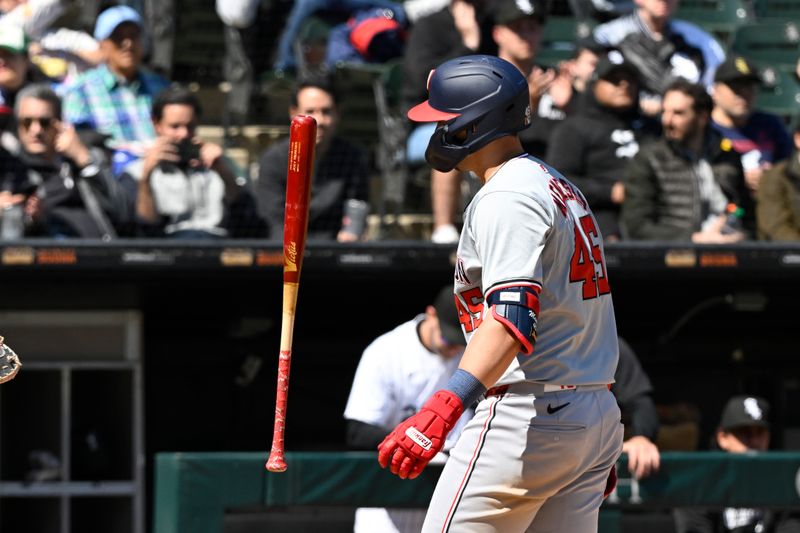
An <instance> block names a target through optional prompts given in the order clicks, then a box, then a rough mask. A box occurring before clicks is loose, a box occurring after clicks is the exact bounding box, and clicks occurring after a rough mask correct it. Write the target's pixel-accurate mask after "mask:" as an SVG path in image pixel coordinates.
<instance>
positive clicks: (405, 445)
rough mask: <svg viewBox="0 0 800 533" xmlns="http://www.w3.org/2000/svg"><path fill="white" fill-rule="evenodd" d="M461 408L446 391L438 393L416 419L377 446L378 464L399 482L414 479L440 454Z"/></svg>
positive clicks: (455, 397) (461, 404)
mask: <svg viewBox="0 0 800 533" xmlns="http://www.w3.org/2000/svg"><path fill="white" fill-rule="evenodd" d="M463 412H464V405H463V403H462V402H461V399H460V398H459V397H458V396H456V395H455V394H453V393H452V392H451V391H449V390H440V391H438V392H436V393H435V394H434V395H433V396H431V398H430V399H429V400H428V401H427V402H425V405H423V406H422V409H420V410H419V412H418V413H417V414H415V415H412V416H410V417H409V418H407V419H406V420H405V421H404V422H401V423H400V424H399V425H398V426H397V427H396V428H395V429H394V431H392V432H391V433H389V434H388V435H387V436H386V438H385V439H383V442H381V443H380V444H379V445H378V462H379V463H380V465H381V467H382V468H386V466H387V465H389V470H391V472H392V474H396V475H397V476H399V477H400V479H406V478H409V479H414V478H415V477H417V476H418V475H420V473H421V472H422V470H423V469H424V468H425V467H426V466H427V465H428V462H429V461H430V460H431V459H433V457H434V456H435V455H436V454H437V453H439V450H441V449H442V446H444V440H445V438H446V437H447V434H448V433H450V430H452V429H453V426H454V425H455V424H456V421H458V419H459V417H460V416H461V413H463Z"/></svg>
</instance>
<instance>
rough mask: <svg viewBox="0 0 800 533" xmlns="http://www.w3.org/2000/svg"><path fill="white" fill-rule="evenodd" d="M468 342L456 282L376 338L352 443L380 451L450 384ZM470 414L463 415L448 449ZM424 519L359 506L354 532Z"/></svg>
mask: <svg viewBox="0 0 800 533" xmlns="http://www.w3.org/2000/svg"><path fill="white" fill-rule="evenodd" d="M465 345H466V341H465V340H464V334H463V332H462V331H461V323H460V322H459V318H458V313H457V312H456V307H455V301H454V299H453V286H452V285H447V286H446V287H443V288H442V289H441V290H440V291H439V293H438V295H437V296H436V299H435V300H434V303H433V304H432V305H428V306H427V307H426V308H425V312H424V313H423V314H420V315H418V316H417V317H416V318H414V319H413V320H409V321H408V322H405V323H403V324H401V325H399V326H397V327H396V328H395V329H393V330H392V331H390V332H388V333H385V334H383V335H381V336H380V337H378V338H377V339H375V340H374V341H373V342H372V344H370V345H369V346H368V347H367V349H366V350H364V354H363V355H362V356H361V361H360V362H359V364H358V369H357V370H356V375H355V378H354V380H353V387H352V389H351V391H350V398H349V399H348V401H347V407H346V408H345V412H344V417H345V419H346V420H347V437H346V438H347V445H348V447H349V448H351V449H354V450H370V451H372V450H374V449H375V448H376V447H377V446H378V443H380V442H381V441H382V440H383V438H384V437H385V436H386V433H388V432H389V430H390V429H391V428H392V427H394V426H395V425H397V423H398V422H400V421H401V420H403V419H405V418H406V417H408V416H410V415H412V414H414V413H416V412H417V411H418V410H419V409H420V407H422V404H423V403H424V402H425V400H426V399H427V398H428V396H430V394H431V393H433V392H434V391H436V390H438V389H440V388H441V387H442V386H444V384H445V383H447V380H448V379H450V376H451V375H452V374H453V372H454V371H455V369H456V368H457V367H458V362H459V360H460V359H461V357H460V356H461V353H462V352H463V351H464V347H465ZM469 418H470V416H463V417H462V418H461V421H460V422H459V425H458V426H457V427H456V428H455V430H454V431H453V432H452V433H451V434H450V437H449V438H448V441H447V444H446V445H445V448H444V449H445V450H448V449H449V448H450V447H451V446H452V445H453V444H454V443H455V441H456V440H457V439H458V435H459V433H460V431H461V430H460V428H461V427H462V426H463V425H464V424H465V423H466V422H467V421H468V420H469ZM444 457H445V456H442V459H444ZM424 518H425V512H424V511H423V510H422V509H375V508H362V509H358V510H357V511H356V522H355V528H354V531H355V533H362V532H363V533H388V532H392V533H394V532H397V531H399V532H412V531H413V532H418V531H419V530H420V528H421V527H422V521H423V520H424Z"/></svg>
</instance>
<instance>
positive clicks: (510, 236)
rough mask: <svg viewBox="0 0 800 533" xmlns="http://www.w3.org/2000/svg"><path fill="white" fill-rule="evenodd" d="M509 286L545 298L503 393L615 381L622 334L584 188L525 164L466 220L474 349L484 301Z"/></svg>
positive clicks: (508, 172)
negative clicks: (533, 335)
mask: <svg viewBox="0 0 800 533" xmlns="http://www.w3.org/2000/svg"><path fill="white" fill-rule="evenodd" d="M500 214H502V216H498V215H500ZM509 285H527V286H530V287H533V288H534V290H535V291H536V292H538V293H539V312H538V313H537V323H538V331H539V335H538V338H537V340H536V344H535V346H534V352H533V355H530V356H529V355H523V354H520V355H518V356H517V359H516V361H515V362H514V363H512V365H511V366H510V367H509V368H508V370H507V371H506V373H505V374H504V375H503V376H502V378H501V379H500V380H499V381H498V384H506V383H514V382H517V381H523V380H527V381H536V382H540V383H558V384H563V385H590V384H608V383H612V382H613V381H614V370H615V369H616V367H617V353H618V351H619V349H618V346H617V330H616V324H615V322H614V309H613V304H612V302H611V294H610V288H609V283H608V277H607V275H606V266H605V261H604V255H603V239H602V236H601V235H600V232H599V230H598V229H597V223H596V222H595V219H594V216H593V215H592V213H591V210H590V209H589V206H588V205H587V203H586V200H585V199H584V198H583V195H582V194H581V193H580V191H579V190H578V189H577V187H575V186H574V185H573V184H571V183H570V182H569V181H567V179H565V178H564V177H563V176H561V174H559V173H558V172H557V171H556V170H554V169H552V168H551V167H549V166H547V165H545V164H544V163H542V162H541V161H539V160H537V159H534V158H532V157H527V156H520V157H517V158H515V159H512V160H510V161H508V162H507V163H506V164H505V165H503V166H502V167H501V168H500V169H499V170H498V171H497V172H496V173H495V175H494V176H493V177H492V179H491V180H489V181H488V182H487V183H486V184H485V185H484V186H483V187H482V188H481V189H480V190H479V191H478V193H477V194H476V195H475V198H474V199H473V200H472V202H471V203H470V205H469V206H468V207H467V210H466V213H465V216H464V229H463V231H462V233H461V240H460V242H459V244H458V258H457V264H456V273H455V292H456V295H457V296H458V302H459V314H460V316H461V323H462V327H464V330H465V334H466V336H467V339H469V338H470V337H471V336H472V333H473V332H474V331H475V328H477V327H478V326H479V325H480V323H481V321H482V320H483V316H484V313H486V312H487V310H488V308H487V307H486V306H484V305H483V300H484V299H485V298H486V297H487V296H488V295H489V294H490V293H491V292H492V291H495V290H497V289H500V288H502V287H505V286H509Z"/></svg>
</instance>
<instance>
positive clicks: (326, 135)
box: [0, 0, 800, 243]
mask: <svg viewBox="0 0 800 533" xmlns="http://www.w3.org/2000/svg"><path fill="white" fill-rule="evenodd" d="M274 3H275V2H267V3H266V4H267V5H269V4H274ZM73 4H75V3H74V2H70V1H68V0H28V1H25V0H15V1H4V2H1V3H0V11H2V16H1V17H0V123H1V125H2V129H3V133H2V138H1V139H0V160H2V164H1V165H0V168H2V174H1V175H0V230H2V231H0V238H2V239H17V238H23V237H24V238H27V237H50V238H74V237H77V238H102V239H105V240H109V239H113V238H117V237H169V238H192V239H196V238H237V237H265V238H273V239H275V238H280V234H281V212H280V211H281V206H282V200H283V191H284V187H285V182H284V180H285V178H284V176H285V168H284V167H285V161H286V154H285V153H282V152H281V151H283V152H285V147H286V146H285V144H286V143H285V141H284V142H277V143H274V144H273V145H272V146H270V147H267V148H266V150H265V151H264V152H263V153H262V154H261V156H260V157H258V158H257V159H258V164H253V165H244V166H242V165H240V164H236V163H234V161H233V160H232V159H231V158H228V157H226V150H225V148H226V146H224V145H223V143H219V144H218V143H213V142H210V141H208V140H203V139H201V138H200V136H199V135H198V126H199V125H200V124H202V123H203V118H202V107H201V100H200V98H199V97H198V95H197V94H196V90H190V88H188V86H187V87H184V86H181V85H180V84H178V83H171V82H170V80H169V73H170V65H169V61H166V62H165V61H164V59H163V58H164V57H165V56H166V55H168V51H169V50H170V49H171V46H172V44H171V43H169V42H166V44H165V43H164V36H165V35H166V34H167V33H169V32H168V31H165V30H164V27H163V26H164V24H165V23H166V22H165V21H169V20H170V17H174V16H175V14H174V13H167V14H166V16H158V13H156V16H154V8H153V7H152V5H155V4H159V6H160V7H159V9H160V10H162V11H167V12H168V11H169V10H174V9H175V5H174V4H175V3H174V2H163V3H158V2H147V1H145V2H127V4H131V5H114V4H109V3H106V4H109V5H105V4H104V5H101V6H100V7H99V8H98V9H97V14H96V17H95V18H94V19H93V22H94V23H93V26H92V28H91V29H89V28H87V27H86V24H85V23H84V24H83V26H82V25H81V24H80V20H84V21H85V19H86V16H85V13H84V14H83V17H78V21H77V22H76V21H73V23H70V17H69V16H68V15H69V14H70V13H73V14H74V11H75V9H74V5H73ZM151 4H152V5H151ZM263 4H264V3H262V2H258V1H253V0H242V1H235V2H222V1H218V2H217V13H218V15H219V17H220V19H221V20H222V21H223V22H224V31H225V43H226V48H227V49H228V50H227V54H226V58H225V65H224V67H225V68H224V69H223V70H224V72H225V76H226V79H227V80H228V82H230V87H229V93H228V97H227V103H228V104H227V105H228V108H229V112H230V114H229V116H228V118H229V119H230V120H232V121H233V122H236V123H248V122H255V121H256V120H257V119H254V118H253V117H251V116H249V115H248V113H250V112H251V111H250V109H251V107H252V106H251V105H250V101H251V100H252V98H254V95H253V93H254V91H253V84H254V81H253V80H254V72H253V71H254V68H253V61H252V59H253V57H252V55H253V53H254V52H253V51H252V50H249V49H248V47H247V46H245V44H244V43H245V40H244V39H242V35H241V34H242V32H244V31H248V28H250V29H252V27H253V26H256V25H258V24H259V20H260V19H259V13H261V14H262V15H263V11H264V9H265V8H264V5H263ZM562 4H563V5H562ZM562 4H559V3H558V2H551V3H546V2H545V1H544V0H450V1H446V0H437V1H428V2H423V1H420V0H407V1H405V2H391V1H388V0H298V1H297V2H294V3H293V4H292V5H291V10H290V12H288V13H285V14H284V15H285V17H286V18H285V24H284V25H283V31H282V33H281V35H280V36H279V38H278V39H277V43H276V46H275V49H274V50H272V51H271V53H272V54H273V56H274V57H273V59H274V63H273V64H272V65H271V66H272V69H271V74H272V75H273V76H275V75H277V76H279V77H281V78H282V79H289V80H293V81H294V82H295V83H294V89H293V93H292V95H291V101H290V105H289V109H288V115H287V117H291V116H294V115H295V114H300V113H302V114H310V115H312V116H314V117H315V118H316V119H317V123H318V125H319V132H318V136H317V165H316V167H315V175H314V187H313V190H312V196H313V199H312V203H311V221H310V226H311V238H314V239H329V240H334V239H335V240H339V241H343V242H350V241H354V240H359V239H362V240H363V239H371V238H376V235H375V234H374V232H370V231H369V225H368V224H367V223H366V217H367V214H368V213H369V212H372V213H373V214H378V213H379V212H380V211H381V208H380V206H378V205H376V198H380V196H381V192H380V190H379V189H380V188H381V187H382V186H383V185H385V183H383V184H382V183H381V180H379V179H378V180H375V179H371V178H375V177H377V176H378V175H379V174H380V171H379V169H381V168H383V167H384V166H385V162H384V161H381V158H385V157H387V155H386V154H387V153H388V152H387V151H381V150H378V151H377V152H376V154H377V155H376V154H373V153H371V152H372V150H371V149H366V147H363V146H359V145H358V143H354V142H351V140H350V139H346V138H344V137H343V136H341V135H339V134H338V132H337V126H338V125H339V123H340V121H341V120H342V116H341V113H340V112H339V110H340V109H341V107H342V103H344V102H346V99H347V98H348V95H347V94H338V88H337V87H336V86H335V84H333V83H332V81H331V80H332V76H331V75H332V74H333V73H334V72H335V71H336V70H337V69H338V68H340V67H341V66H342V65H354V64H356V65H366V66H371V67H376V66H378V67H380V66H388V65H402V74H403V77H402V88H401V94H402V96H401V104H400V105H399V106H398V107H400V108H402V109H403V110H405V109H407V108H408V107H409V106H411V105H413V104H415V103H417V102H419V101H421V100H423V99H424V98H425V80H426V78H427V76H428V73H429V71H430V70H431V69H432V68H435V67H436V65H437V64H439V63H441V62H442V61H444V60H447V59H450V58H452V57H456V56H459V55H464V54H468V53H472V52H474V53H491V54H496V55H498V56H499V57H502V58H504V59H506V60H508V61H510V62H511V63H512V64H514V65H515V66H516V67H517V68H519V69H520V71H521V72H523V74H524V75H525V76H526V77H527V79H528V83H529V88H530V97H531V109H532V124H531V126H530V127H529V128H528V130H526V131H524V132H522V139H523V142H524V147H525V149H526V150H527V151H528V153H529V154H531V155H533V156H535V157H539V158H541V159H543V160H544V161H545V162H547V163H549V164H552V165H553V166H554V167H555V168H556V169H558V170H559V171H561V172H562V173H563V174H564V175H565V176H566V177H567V178H569V179H570V180H572V181H574V182H575V183H576V184H578V185H579V186H580V188H581V190H582V191H583V193H584V194H585V196H586V197H587V200H588V201H589V203H590V204H591V205H592V207H593V209H594V211H595V213H596V214H597V217H598V220H599V223H600V226H601V229H602V232H603V234H604V236H605V239H606V241H607V242H613V241H617V240H625V239H648V240H673V241H675V240H677V241H691V242H696V243H735V242H739V241H743V240H748V239H766V240H797V239H799V238H800V212H799V211H800V209H798V207H797V204H798V201H797V198H798V195H800V156H798V153H800V130H797V129H796V126H795V125H796V124H797V122H796V121H795V120H794V118H795V117H794V113H783V114H782V115H781V116H778V115H777V114H772V113H770V112H766V111H764V110H762V109H760V108H759V104H758V103H759V94H760V91H761V89H762V88H763V87H764V86H766V85H765V84H769V78H770V72H771V69H772V67H771V66H769V65H760V64H758V63H757V62H755V61H753V60H752V58H750V57H748V55H747V53H746V51H742V50H732V49H731V48H730V47H729V46H727V45H726V44H725V43H728V42H730V39H728V38H726V37H725V36H722V35H721V34H720V33H719V32H717V33H716V34H712V33H710V32H708V31H706V30H704V29H702V28H701V26H699V25H697V24H695V23H693V22H691V21H689V20H682V19H680V18H678V17H677V16H676V12H677V10H678V8H679V0H635V1H634V2H633V3H630V2H622V1H618V2H601V1H599V0H596V1H595V0H592V1H589V0H583V1H581V0H571V1H570V2H563V3H562ZM559 9H560V10H561V12H559V13H558V14H557V15H556V16H555V17H554V13H556V12H558V10H559ZM141 10H146V11H147V16H143V15H142V14H141V12H140V11H141ZM748 16H749V17H750V19H749V20H751V21H754V20H756V16H755V15H754V14H749V15H748ZM568 17H572V18H573V20H574V21H575V23H576V24H577V25H578V26H576V27H584V28H588V29H587V30H586V31H584V35H583V36H580V37H579V36H578V35H577V34H575V35H559V36H557V37H558V38H560V39H562V40H564V41H566V42H567V43H568V44H569V45H570V48H571V50H572V51H571V56H570V57H567V58H559V59H558V60H555V61H554V60H552V58H550V59H548V58H547V57H545V56H546V53H545V54H543V52H547V50H546V47H547V46H548V45H547V43H545V42H544V36H545V35H546V34H547V30H548V24H551V23H552V20H553V19H554V18H558V19H559V20H564V19H566V18H568ZM73 18H74V17H73ZM580 25H583V26H580ZM565 31H567V30H565ZM570 31H572V30H570ZM173 38H174V37H173ZM165 51H166V52H165ZM255 53H258V54H263V53H264V51H263V50H259V51H256V52H255ZM772 75H773V76H774V72H772ZM790 75H791V76H792V77H793V78H796V76H797V74H796V73H795V72H791V73H790ZM183 81H191V80H183ZM220 81H221V80H220ZM795 81H797V80H795ZM232 95H233V96H232ZM219 98H220V99H223V98H225V96H224V95H223V94H222V93H220V94H219ZM378 118H379V120H380V119H382V118H383V117H382V116H381V114H380V113H379V117H378ZM287 122H288V120H287ZM404 126H405V130H406V132H407V135H406V134H403V135H402V137H403V139H402V141H403V145H404V146H402V147H401V149H400V151H399V153H400V154H401V155H402V161H401V165H402V166H403V167H404V169H405V170H406V171H407V172H409V173H410V174H412V175H413V176H414V177H413V178H412V179H411V180H407V181H409V182H410V183H422V184H423V187H424V188H425V193H424V195H425V196H426V197H429V200H428V199H427V198H426V199H425V200H423V201H422V202H421V204H422V206H423V209H427V210H428V214H429V215H431V217H430V219H431V221H432V222H431V227H430V228H429V231H428V232H426V233H425V234H424V235H425V236H426V237H427V236H428V235H430V238H431V240H433V241H434V242H438V243H453V242H455V241H456V240H457V239H458V226H459V223H460V215H459V211H460V207H463V205H464V204H465V203H466V202H468V201H469V198H470V195H471V194H472V192H474V190H475V187H474V183H472V181H473V178H472V177H470V176H469V175H460V173H459V172H458V171H451V172H447V173H443V172H439V171H436V170H432V169H430V168H429V167H428V166H427V164H426V163H425V159H424V152H425V147H426V145H427V141H428V139H429V138H430V134H431V128H430V126H428V125H423V126H419V127H414V126H412V125H411V124H408V123H406V124H404ZM376 129H377V127H376ZM401 129H402V128H401ZM406 138H407V139H406ZM406 141H407V143H406ZM381 142H382V141H381ZM406 186H408V185H407V184H406ZM376 189H378V190H377V191H376ZM370 202H371V204H372V205H370ZM365 206H366V208H365ZM405 207H407V206H401V207H400V210H401V211H402V210H403V209H404V208H405ZM411 209H414V207H412V208H411ZM354 228H355V229H354Z"/></svg>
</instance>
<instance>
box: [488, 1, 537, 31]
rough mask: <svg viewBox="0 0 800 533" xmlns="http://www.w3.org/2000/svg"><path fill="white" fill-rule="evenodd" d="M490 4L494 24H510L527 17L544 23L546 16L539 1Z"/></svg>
mask: <svg viewBox="0 0 800 533" xmlns="http://www.w3.org/2000/svg"><path fill="white" fill-rule="evenodd" d="M492 4H493V5H492V7H491V8H490V10H491V15H492V19H493V20H494V23H495V24H500V25H505V24H510V23H512V22H514V21H515V20H519V19H521V18H527V17H536V18H538V19H539V20H541V21H544V20H545V18H546V16H547V11H546V9H545V5H544V2H541V1H539V0H496V1H495V2H492Z"/></svg>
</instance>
